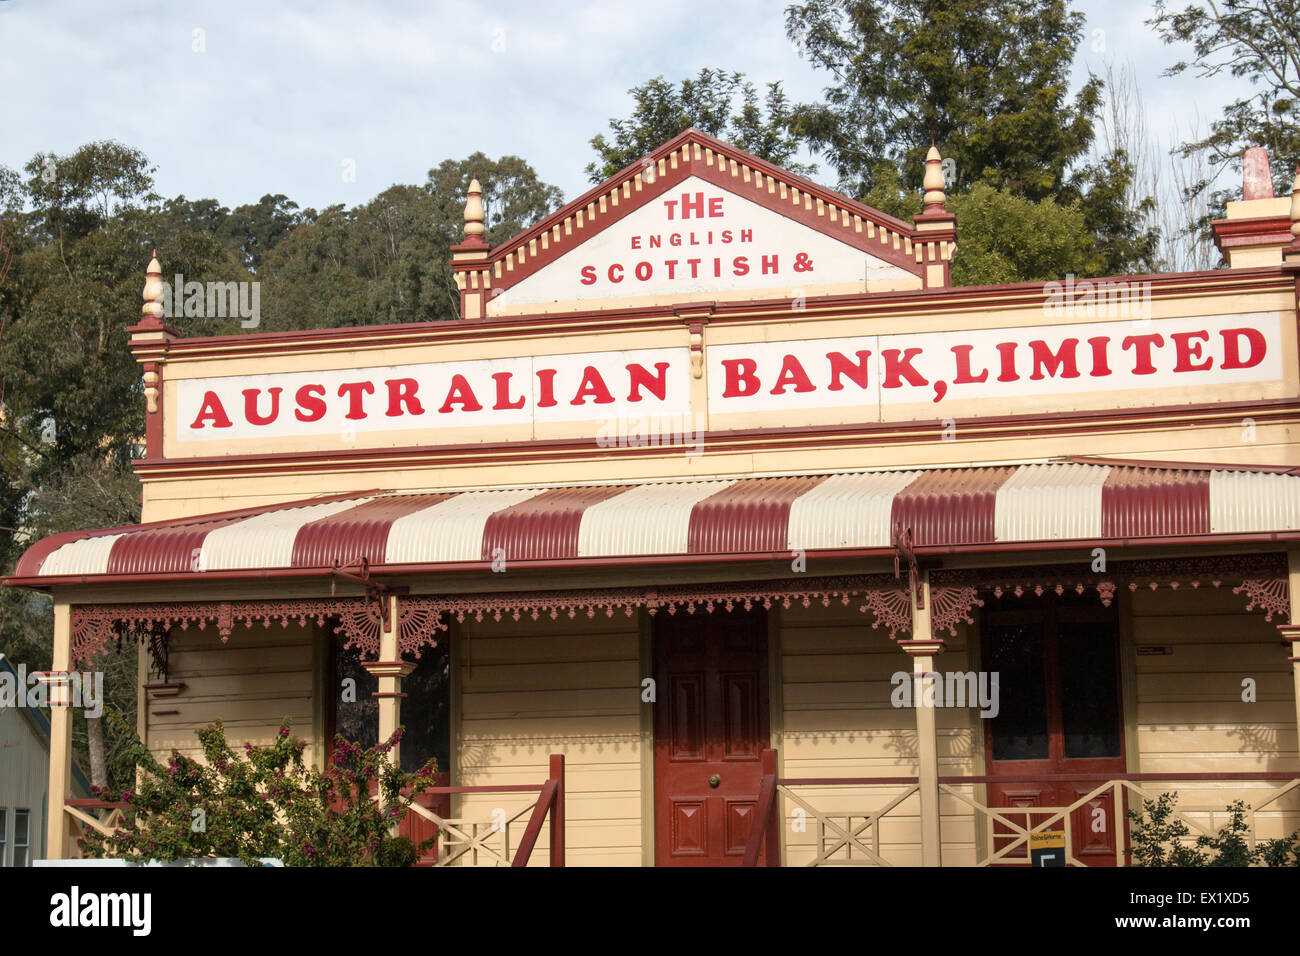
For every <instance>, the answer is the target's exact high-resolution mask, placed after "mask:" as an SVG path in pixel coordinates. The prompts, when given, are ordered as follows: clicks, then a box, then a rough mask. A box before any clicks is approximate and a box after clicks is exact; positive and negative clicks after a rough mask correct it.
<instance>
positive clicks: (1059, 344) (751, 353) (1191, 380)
mask: <svg viewBox="0 0 1300 956" xmlns="http://www.w3.org/2000/svg"><path fill="white" fill-rule="evenodd" d="M708 363H709V412H710V414H718V413H732V412H754V411H775V410H783V411H784V410H791V409H801V408H807V409H819V408H832V407H844V406H846V405H860V406H865V408H864V410H863V414H862V415H861V417H860V418H859V419H858V420H861V421H869V420H873V419H876V418H877V417H879V418H881V419H883V420H888V419H889V417H890V416H889V412H888V406H889V405H901V404H913V403H920V402H926V403H930V404H932V405H934V406H936V408H940V407H942V406H943V405H944V404H945V403H946V404H952V403H953V402H956V401H962V400H967V399H984V398H998V399H1011V398H1021V397H1024V398H1033V397H1036V396H1046V395H1063V394H1072V393H1073V394H1077V393H1100V392H1118V391H1123V390H1126V389H1165V390H1167V392H1168V396H1169V399H1168V402H1167V404H1170V405H1177V404H1185V403H1189V402H1197V401H1207V400H1213V399H1212V396H1211V395H1209V394H1208V393H1207V392H1206V391H1205V389H1207V388H1213V387H1215V386H1221V385H1230V384H1241V383H1254V382H1271V381H1277V380H1279V379H1281V378H1282V338H1281V325H1280V320H1279V317H1278V314H1277V313H1275V312H1268V313H1254V314H1250V315H1223V316H1214V317H1206V318H1177V319H1147V320H1135V321H1132V322H1106V323H1097V322H1089V323H1080V324H1077V325H1054V326H1033V327H1028V328H1011V329H977V330H973V331H963V332H928V333H918V334H914V335H911V334H904V335H862V336H854V337H851V338H835V339H813V340H807V341H802V342H762V343H756V344H745V345H725V346H716V347H714V348H711V349H709V350H708ZM882 407H883V408H882Z"/></svg>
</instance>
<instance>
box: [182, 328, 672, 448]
mask: <svg viewBox="0 0 1300 956" xmlns="http://www.w3.org/2000/svg"><path fill="white" fill-rule="evenodd" d="M178 385H179V387H178V394H177V414H178V416H179V424H178V433H177V437H178V439H179V440H180V441H182V442H200V441H229V440H231V439H241V438H281V437H289V436H295V435H326V434H330V433H333V434H344V433H347V434H354V435H361V434H364V433H367V432H378V431H391V430H398V429H411V428H428V429H430V431H431V434H430V441H429V444H437V443H439V442H442V441H447V442H451V441H465V440H466V439H465V438H463V437H459V438H457V437H454V436H452V435H442V436H441V437H439V435H438V432H441V431H443V430H456V429H475V428H481V427H483V426H485V425H513V424H520V423H529V422H568V421H591V420H604V419H609V418H616V417H627V418H645V417H658V418H665V417H668V418H670V417H673V416H684V415H685V414H686V413H687V412H688V411H689V410H690V391H691V390H690V358H689V351H688V350H687V349H686V348H667V349H637V350H633V351H622V352H597V353H593V354H582V355H549V356H540V357H523V358H507V359H483V360H478V361H469V362H433V363H428V364H424V365H394V366H387V367H383V368H361V369H342V370H335V371H325V372H289V373H283V374H275V373H270V374H264V375H240V376H233V377H229V378H209V379H186V380H183V381H181V382H179V383H178Z"/></svg>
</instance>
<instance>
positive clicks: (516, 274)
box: [453, 147, 944, 291]
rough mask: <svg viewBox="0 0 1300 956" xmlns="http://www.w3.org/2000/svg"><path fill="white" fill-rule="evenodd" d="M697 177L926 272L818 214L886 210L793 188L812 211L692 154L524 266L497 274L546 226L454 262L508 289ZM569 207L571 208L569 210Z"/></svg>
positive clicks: (902, 229)
mask: <svg viewBox="0 0 1300 956" xmlns="http://www.w3.org/2000/svg"><path fill="white" fill-rule="evenodd" d="M711 148H712V147H711ZM741 155H744V154H741ZM737 162H739V160H737ZM745 162H746V163H748V160H745ZM635 166H636V172H635V173H634V174H633V175H634V176H639V175H640V169H641V165H640V163H637V164H635ZM692 176H694V177H697V178H699V179H702V180H704V181H705V182H708V183H710V184H712V185H714V186H717V187H718V188H720V189H725V190H726V191H728V192H729V193H731V194H732V195H735V196H737V197H739V198H741V199H746V200H749V201H750V202H754V203H757V204H758V205H760V206H763V207H764V208H766V209H768V210H770V211H771V212H773V213H776V214H777V215H779V216H782V217H784V218H786V219H789V220H792V221H794V222H798V223H800V224H801V225H804V226H807V227H808V228H810V229H813V230H815V231H817V232H818V233H820V234H822V235H825V236H827V237H829V238H831V239H834V240H836V241H838V242H843V243H845V244H846V245H849V246H852V247H854V248H855V249H859V250H861V251H863V252H865V253H867V254H869V255H873V256H875V257H876V258H878V259H881V260H883V261H885V262H888V263H890V264H892V265H895V266H898V267H899V268H900V269H904V270H905V271H907V272H909V273H910V274H912V275H917V276H919V275H921V274H922V273H923V271H924V265H923V264H922V263H918V262H917V261H916V256H915V254H912V255H909V254H908V253H907V252H905V251H904V245H903V243H902V242H900V243H899V247H898V248H897V249H895V248H894V244H893V242H881V241H880V237H879V236H876V237H874V238H868V236H867V233H866V230H863V231H862V232H857V231H855V230H854V229H853V228H852V227H846V226H843V225H841V224H839V221H838V217H837V221H836V224H835V225H834V226H831V224H830V222H831V220H830V216H829V214H828V213H826V212H825V211H823V214H822V215H820V216H819V215H817V209H816V200H817V199H821V200H822V202H823V203H827V202H829V203H832V204H833V205H835V206H836V207H838V208H841V209H844V210H846V211H849V212H851V213H854V214H856V215H858V216H859V217H860V218H862V219H864V220H867V221H870V222H872V223H873V224H874V225H877V227H878V228H879V227H880V226H879V224H880V220H881V217H882V216H883V214H882V213H877V212H875V211H874V210H870V209H869V208H868V207H866V206H861V205H860V204H858V203H854V202H853V201H852V200H850V199H848V198H847V197H845V196H840V195H839V194H837V193H832V192H830V191H828V190H820V195H819V194H818V193H814V192H813V191H812V189H805V188H804V187H803V186H802V185H796V186H794V187H793V188H795V189H797V190H798V191H799V192H800V194H801V195H802V194H807V195H809V196H812V197H813V199H814V202H813V208H812V209H806V208H805V207H804V203H803V202H800V203H799V204H798V205H796V204H795V203H794V202H793V200H792V199H790V198H786V199H784V200H783V199H781V198H780V194H779V193H777V194H775V195H774V194H772V193H769V192H768V191H767V189H766V188H763V189H759V188H758V187H757V186H755V185H754V184H753V182H752V181H751V182H750V183H745V182H744V181H743V180H742V179H740V178H739V177H735V176H732V175H731V173H730V172H724V171H722V170H721V169H720V168H719V164H718V163H717V162H715V163H714V164H713V165H712V166H709V165H707V164H706V163H705V161H704V160H703V159H700V160H695V159H694V158H691V159H689V160H687V161H686V162H680V161H679V163H678V166H677V168H676V169H672V168H671V167H670V168H669V169H668V170H667V171H666V172H665V173H664V174H663V175H662V176H656V177H655V181H654V183H653V184H651V185H648V186H642V188H641V191H640V192H636V191H633V192H632V194H631V196H629V197H627V198H622V197H620V199H619V202H618V206H617V208H615V207H614V206H613V204H612V203H610V202H608V201H607V202H606V209H605V212H603V213H600V214H599V218H598V220H597V222H596V223H595V224H594V225H590V224H588V222H587V221H586V220H585V219H584V223H583V226H582V228H581V230H575V231H574V232H573V233H572V234H571V235H566V236H565V237H564V238H563V239H561V240H560V241H558V242H557V241H555V240H554V239H553V238H552V240H551V241H550V242H549V244H548V248H547V249H545V250H540V249H539V251H538V252H537V253H535V254H533V253H530V254H528V255H527V257H526V258H525V261H524V263H523V265H518V264H516V266H515V267H514V268H513V269H510V270H506V269H504V268H503V270H502V274H501V275H500V276H497V275H496V264H497V263H498V262H503V261H504V260H505V259H506V258H507V257H508V256H510V255H511V254H512V253H515V252H517V251H518V250H519V249H521V248H524V247H527V246H528V244H529V243H530V242H531V241H533V239H538V240H539V241H540V237H541V235H542V234H543V233H544V232H545V231H546V230H541V231H536V230H535V229H534V230H529V232H528V233H524V236H525V237H529V236H530V234H531V237H530V238H523V237H521V238H519V239H517V240H510V241H508V242H506V243H503V244H502V245H500V246H498V247H497V248H495V249H493V250H492V252H491V254H490V255H489V257H488V259H486V260H466V261H463V262H454V263H453V268H454V269H456V271H458V272H460V271H464V272H477V271H481V270H483V269H487V270H489V273H490V274H489V279H488V282H489V285H490V288H492V289H503V290H504V289H509V288H511V287H512V286H514V285H517V284H518V283H520V282H522V281H523V280H524V279H527V278H529V277H530V276H532V275H535V274H536V273H537V272H538V271H539V270H541V269H544V268H546V267H547V266H550V265H552V264H554V262H555V261H556V260H557V259H559V258H560V257H561V256H564V255H567V254H568V253H570V252H572V251H574V250H575V249H577V248H579V247H580V246H581V245H583V244H584V243H585V242H587V241H588V240H590V239H592V238H594V237H595V236H597V235H599V234H600V233H601V232H602V231H604V230H605V229H607V228H609V227H611V226H613V225H615V224H616V223H618V222H620V221H622V220H623V219H624V218H626V217H627V216H629V215H631V214H632V213H634V212H636V211H638V210H639V209H642V208H644V207H646V206H647V205H649V204H650V203H651V202H653V201H654V200H656V199H659V198H660V197H662V196H664V195H665V194H667V193H668V192H669V191H670V190H672V189H675V188H676V187H678V186H680V185H681V183H682V182H684V181H685V180H687V179H689V178H691V177H692ZM773 178H774V179H776V180H778V181H783V182H786V183H787V185H788V184H789V182H790V177H787V176H778V175H774V176H773ZM610 183H613V185H609V184H610ZM606 184H607V187H608V188H606V190H605V191H604V192H602V193H600V194H599V195H598V196H596V197H595V198H593V199H591V200H588V201H587V202H585V203H582V205H581V206H576V205H575V204H574V203H570V204H569V205H568V206H566V207H565V209H564V210H561V212H564V213H565V214H564V216H563V217H561V219H559V220H557V221H553V222H552V227H554V226H555V225H558V224H559V222H563V220H564V219H567V218H569V217H570V216H572V215H575V214H576V213H577V212H578V211H579V210H580V209H583V208H585V207H586V206H588V205H591V204H592V203H595V204H596V205H599V203H600V200H601V198H605V197H608V196H610V195H612V194H613V193H614V192H621V191H622V187H623V181H621V180H620V181H617V182H615V181H614V180H607V181H606ZM810 185H811V184H810ZM745 187H748V188H745ZM827 197H833V198H827ZM579 202H580V200H579ZM850 206H856V207H857V209H856V210H855V209H851V208H850ZM565 210H567V212H566V211H565ZM555 215H559V213H556V214H555ZM552 219H554V216H552ZM883 228H884V229H885V231H886V232H888V233H894V234H897V235H898V236H900V238H907V239H910V240H912V242H913V243H915V242H916V241H917V240H916V232H915V230H913V229H912V228H911V227H910V226H908V225H906V224H903V223H897V224H889V225H886V226H884V227H883ZM927 238H928V235H927ZM943 238H944V237H943V236H941V235H937V234H936V236H935V239H936V240H941V239H943ZM467 291H478V290H467Z"/></svg>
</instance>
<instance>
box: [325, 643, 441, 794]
mask: <svg viewBox="0 0 1300 956" xmlns="http://www.w3.org/2000/svg"><path fill="white" fill-rule="evenodd" d="M449 661H450V655H449V653H448V649H447V646H446V645H445V644H444V645H440V646H438V647H425V648H424V651H423V652H422V654H421V655H420V659H419V660H418V661H417V662H416V666H415V670H413V671H412V672H411V673H410V674H409V675H407V676H406V677H405V678H404V679H403V680H402V693H404V694H405V695H406V697H404V698H403V699H402V710H401V720H402V726H403V727H405V728H406V734H405V735H404V736H403V738H402V769H403V770H406V771H407V772H414V771H416V770H419V769H420V767H422V766H424V764H425V763H426V762H428V760H429V758H430V757H435V758H437V761H438V771H439V772H440V773H445V772H446V771H447V769H448V766H449V765H450V761H451V709H450V701H451V694H450V679H451V671H450V664H449ZM335 665H336V668H337V671H336V672H337V674H338V679H339V681H340V682H342V681H345V680H346V679H347V678H352V679H353V680H354V681H356V685H355V686H356V694H355V696H356V701H355V703H352V702H347V701H344V700H343V699H342V691H343V686H344V685H342V684H341V685H340V687H339V688H338V689H337V690H336V693H339V694H340V698H339V704H338V708H337V711H336V718H335V722H334V727H335V732H336V733H338V734H341V735H342V736H343V737H344V738H346V739H347V740H351V741H355V742H357V743H359V744H361V746H363V747H372V746H374V745H375V744H376V743H378V742H379V701H378V700H377V699H376V698H375V697H373V696H371V695H372V694H373V693H374V692H375V691H376V690H378V689H379V681H378V679H377V678H375V677H372V676H371V675H370V674H369V673H368V672H367V671H366V669H365V668H364V667H362V666H361V656H360V654H359V653H358V652H357V651H355V650H344V649H343V648H342V647H339V648H337V650H336V652H335Z"/></svg>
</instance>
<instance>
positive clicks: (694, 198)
mask: <svg viewBox="0 0 1300 956" xmlns="http://www.w3.org/2000/svg"><path fill="white" fill-rule="evenodd" d="M907 275H908V273H907V272H905V271H903V270H902V269H900V268H899V267H897V266H895V265H893V264H891V263H889V262H886V261H884V260H883V259H879V258H877V257H875V256H872V255H869V254H867V253H865V252H863V251H862V250H861V249H858V248H856V247H854V246H852V245H850V244H849V243H846V242H840V241H839V240H837V239H833V238H831V237H830V236H828V235H826V234H824V233H822V232H819V231H818V230H816V229H813V228H810V227H809V226H806V225H803V224H802V223H799V222H796V221H794V220H792V219H789V218H787V217H785V216H782V215H780V214H779V213H776V212H773V211H772V210H770V209H768V208H767V207H766V206H763V205H760V204H759V203H756V202H754V201H753V200H751V199H745V198H744V197H742V196H740V195H738V194H736V193H733V192H731V191H730V190H727V189H723V188H722V187H720V186H715V185H714V184H712V183H710V182H707V181H706V180H704V179H701V178H700V177H698V176H690V177H687V178H686V179H685V180H683V181H682V183H681V184H680V185H678V186H675V187H673V188H671V189H669V190H667V191H665V192H664V194H663V195H661V196H658V197H656V198H655V199H652V200H650V201H649V202H648V203H646V205H644V206H642V207H641V208H640V209H637V210H636V211H635V212H632V213H629V214H628V215H627V216H625V217H623V218H622V219H620V220H618V221H617V222H615V223H612V224H611V225H609V226H607V227H606V228H604V229H601V230H599V231H598V232H596V233H595V234H594V235H593V236H592V237H591V238H590V239H588V240H587V241H585V242H583V243H582V244H581V245H579V246H578V247H577V248H575V249H573V250H572V251H570V252H567V253H565V254H564V255H562V256H560V257H559V258H558V259H556V260H555V261H554V262H552V263H550V264H549V265H546V266H543V267H542V268H541V269H539V270H538V271H537V272H535V273H534V274H533V275H531V276H528V277H527V278H525V279H521V280H520V281H518V282H516V283H515V284H514V285H513V286H511V287H510V288H507V289H504V290H503V291H501V292H500V293H499V294H495V295H494V296H493V299H494V301H495V302H496V303H497V305H498V306H499V307H500V308H502V309H511V308H514V307H516V306H521V305H525V304H532V303H546V302H570V301H579V300H586V299H618V298H628V297H634V296H665V295H681V294H683V293H700V294H705V293H708V294H710V295H712V294H715V293H726V292H734V291H735V290H736V289H771V290H773V292H774V295H783V294H790V295H798V294H799V293H798V292H797V291H795V290H798V289H800V288H804V287H813V286H825V285H831V284H839V283H850V284H856V286H857V291H864V290H865V288H866V286H865V282H866V280H867V279H872V280H876V279H886V278H904V277H906V276H907ZM776 290H780V291H776Z"/></svg>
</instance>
